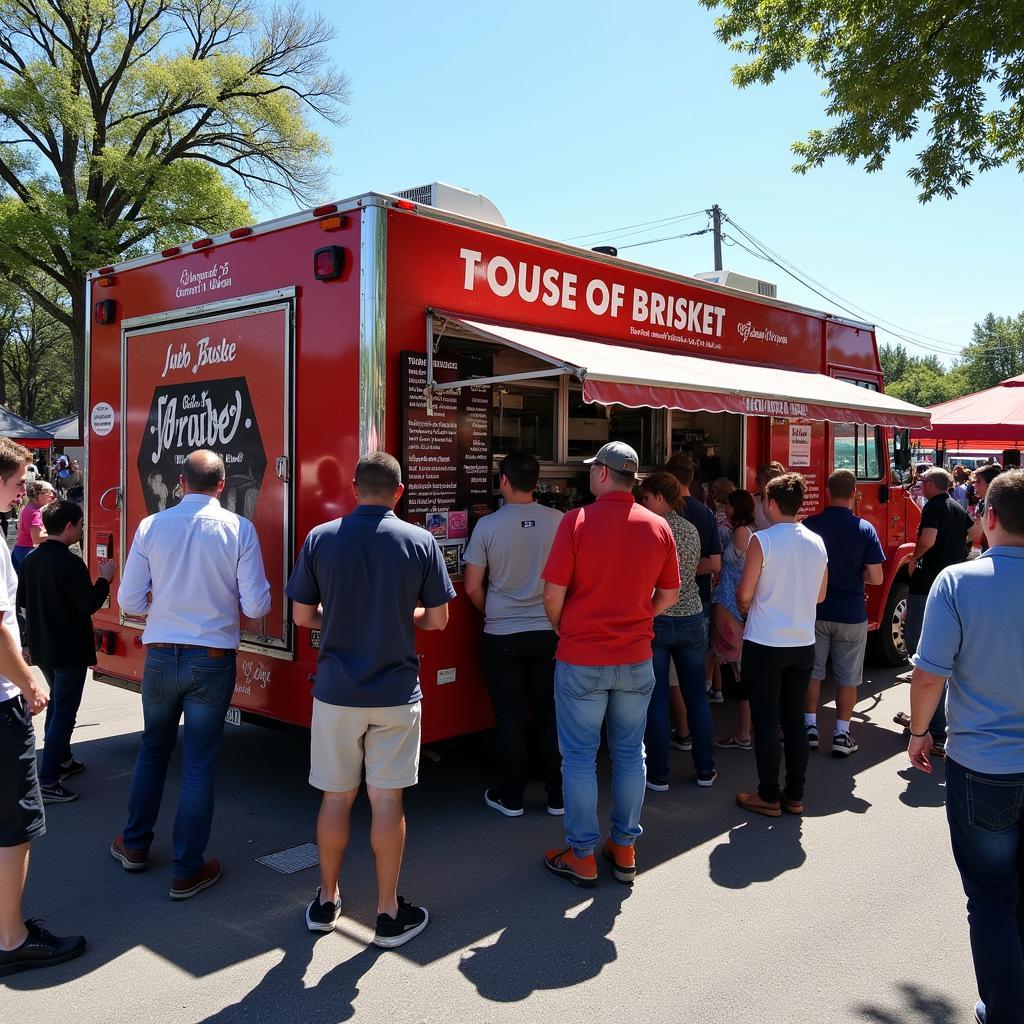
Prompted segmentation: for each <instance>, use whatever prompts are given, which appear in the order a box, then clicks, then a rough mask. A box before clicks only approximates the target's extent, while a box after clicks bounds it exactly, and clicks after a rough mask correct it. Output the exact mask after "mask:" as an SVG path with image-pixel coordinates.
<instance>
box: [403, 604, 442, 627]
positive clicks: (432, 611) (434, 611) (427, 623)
mask: <svg viewBox="0 0 1024 1024" xmlns="http://www.w3.org/2000/svg"><path fill="white" fill-rule="evenodd" d="M412 623H413V625H414V626H415V627H416V628H417V629H426V630H433V629H438V630H440V629H444V628H445V626H447V625H448V605H447V604H439V605H435V606H434V607H433V608H417V609H416V610H415V611H414V612H413V613H412Z"/></svg>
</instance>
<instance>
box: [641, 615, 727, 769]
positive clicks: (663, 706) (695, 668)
mask: <svg viewBox="0 0 1024 1024" xmlns="http://www.w3.org/2000/svg"><path fill="white" fill-rule="evenodd" d="M707 629H708V627H707V620H706V619H705V618H704V613H703V612H698V613H697V614H696V615H688V616H677V615H659V616H657V617H656V618H655V620H654V640H653V641H652V642H651V658H652V660H653V662H654V693H653V694H652V695H651V705H650V707H649V708H648V710H647V730H646V732H645V733H644V746H645V747H646V749H647V777H648V778H649V779H650V780H651V782H655V783H659V784H663V783H666V782H668V746H669V733H670V730H671V726H670V723H669V713H668V689H669V683H668V673H669V662H670V661H674V662H675V666H676V675H677V676H678V677H679V691H680V693H681V694H682V697H683V703H684V704H685V705H686V717H687V719H688V720H689V723H690V735H691V736H692V737H693V765H694V767H695V768H696V769H697V771H698V772H710V771H713V770H714V767H715V741H714V722H713V721H712V718H711V708H710V707H708V696H707V691H706V690H705V686H704V655H705V654H706V653H707V649H708V632H707Z"/></svg>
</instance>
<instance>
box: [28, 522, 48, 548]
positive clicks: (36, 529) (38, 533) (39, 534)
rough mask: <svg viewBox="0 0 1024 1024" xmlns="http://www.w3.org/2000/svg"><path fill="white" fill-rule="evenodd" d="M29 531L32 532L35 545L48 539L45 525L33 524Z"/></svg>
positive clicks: (37, 545)
mask: <svg viewBox="0 0 1024 1024" xmlns="http://www.w3.org/2000/svg"><path fill="white" fill-rule="evenodd" d="M29 532H30V533H31V534H32V545H33V547H39V545H40V544H42V543H43V541H44V540H46V527H44V526H31V527H29Z"/></svg>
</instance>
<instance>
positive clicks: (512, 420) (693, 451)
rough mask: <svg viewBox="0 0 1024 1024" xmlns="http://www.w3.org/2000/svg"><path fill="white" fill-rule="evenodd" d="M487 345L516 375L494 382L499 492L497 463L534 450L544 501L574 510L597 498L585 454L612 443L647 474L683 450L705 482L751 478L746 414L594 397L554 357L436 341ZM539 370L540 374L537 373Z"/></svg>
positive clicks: (440, 355)
mask: <svg viewBox="0 0 1024 1024" xmlns="http://www.w3.org/2000/svg"><path fill="white" fill-rule="evenodd" d="M467 351H469V352H474V353H479V352H481V351H486V352H487V353H488V355H489V357H490V368H491V373H492V374H493V375H494V376H495V377H504V378H508V377H511V376H516V377H518V376H519V375H526V376H525V377H522V378H520V379H516V380H504V381H502V382H500V383H496V384H494V385H493V386H492V390H491V406H492V409H491V412H492V439H491V440H492V456H493V463H494V466H493V468H494V472H495V477H494V493H495V496H497V468H498V465H499V463H500V461H501V458H502V457H503V456H504V455H506V454H507V453H508V452H510V451H514V450H519V451H526V452H529V453H530V454H532V455H534V456H536V458H537V459H538V461H539V462H540V464H541V478H540V484H539V487H538V500H539V501H541V502H542V503H544V504H548V505H551V506H553V507H556V508H559V509H562V510H563V511H564V510H567V509H570V508H573V507H575V506H577V505H581V504H584V503H586V502H587V501H589V500H590V497H591V495H590V493H589V491H588V489H587V481H588V474H587V470H586V467H585V466H584V464H583V460H584V459H586V458H589V457H590V456H592V455H594V453H595V452H596V451H597V450H598V449H599V448H600V447H601V446H602V445H603V444H606V443H607V442H609V441H624V442H626V443H627V444H629V445H630V446H631V447H632V448H634V449H635V450H636V452H637V454H638V455H639V457H640V473H641V475H643V474H645V473H651V472H654V471H655V470H657V469H660V468H661V467H662V466H664V464H665V461H666V459H667V458H668V457H669V456H670V455H672V454H674V453H676V452H686V453H688V454H690V455H692V456H693V458H694V461H695V462H696V464H697V479H698V481H700V482H701V483H703V484H707V483H709V482H710V481H712V480H714V479H716V478H718V477H721V476H726V477H728V478H729V479H731V480H732V481H733V482H734V483H736V484H738V485H740V486H742V485H743V481H744V467H743V463H744V453H743V451H744V450H743V441H744V437H743V419H744V418H743V417H742V416H739V415H736V414H733V413H712V412H683V411H681V410H678V409H664V408H657V409H656V408H651V407H647V406H644V407H641V408H630V407H628V406H624V405H603V404H600V403H597V402H587V401H586V400H585V398H584V395H583V386H582V384H581V383H580V381H579V380H577V379H576V378H574V377H572V376H570V375H568V374H561V375H559V376H555V377H552V376H542V374H544V373H545V372H548V373H550V369H551V367H550V363H545V362H544V361H542V360H540V359H538V358H536V357H535V356H533V355H531V354H529V353H526V352H520V351H518V350H516V349H513V348H510V347H508V346H504V345H490V344H488V343H487V342H485V341H481V340H478V339H470V338H467V337H462V336H459V335H458V334H449V333H446V334H445V335H444V336H442V337H440V338H439V339H436V341H435V353H434V354H435V357H436V358H437V359H438V360H445V359H453V358H457V357H458V356H459V355H460V354H462V353H464V352H467ZM532 374H537V376H531V375H532Z"/></svg>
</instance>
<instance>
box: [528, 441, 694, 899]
mask: <svg viewBox="0 0 1024 1024" xmlns="http://www.w3.org/2000/svg"><path fill="white" fill-rule="evenodd" d="M586 461H587V462H588V463H589V464H590V490H591V491H592V492H593V494H594V496H595V497H596V498H597V501H595V502H594V503H593V504H592V505H587V506H586V507H584V508H578V509H575V510H574V511H572V512H569V513H568V514H567V515H566V516H565V517H564V518H563V519H562V522H561V524H560V525H559V527H558V532H557V533H556V534H555V540H554V543H553V544H552V547H551V553H550V555H549V556H548V561H547V565H545V567H544V572H543V573H542V574H541V575H542V576H543V578H544V581H545V585H544V610H545V611H546V612H547V615H548V618H549V619H550V620H551V624H552V626H554V628H555V631H556V632H557V633H558V635H559V641H558V652H557V655H556V660H555V711H556V717H557V721H558V741H559V746H560V747H561V749H562V781H563V789H564V796H565V838H566V844H567V845H566V846H564V847H559V848H556V849H553V850H549V851H548V852H547V854H546V855H545V857H544V863H545V864H546V865H547V866H548V868H549V869H550V870H551V871H553V872H554V873H555V874H556V875H561V876H562V877H563V878H568V879H569V880H570V881H571V882H574V883H575V884H576V885H583V886H587V887H590V886H594V885H596V884H597V861H596V860H595V858H594V850H595V848H596V847H597V844H598V842H599V841H600V839H601V834H600V824H599V822H598V819H597V770H596V758H597V750H598V747H599V746H600V744H601V725H602V724H603V722H604V721H605V719H606V718H607V722H608V746H609V748H610V750H611V756H612V814H611V836H610V838H609V839H608V841H607V842H606V843H605V845H604V850H603V853H604V856H605V857H606V858H607V859H608V860H610V861H611V862H612V865H613V868H614V872H615V877H616V878H617V879H618V880H619V881H620V882H632V881H633V879H634V878H635V877H636V860H635V858H634V855H633V844H634V843H635V842H636V839H637V836H639V835H640V833H641V828H640V808H641V807H642V806H643V802H644V789H645V783H646V771H645V766H644V728H645V725H646V721H647V705H648V704H649V703H650V700H651V692H652V690H653V689H654V671H653V669H652V667H651V639H652V638H653V636H654V628H653V625H652V623H653V620H654V616H655V615H658V614H660V613H661V612H663V611H664V610H665V609H666V608H669V607H671V606H672V605H673V604H674V603H675V602H676V601H677V600H678V598H679V562H678V560H677V558H676V545H675V541H674V540H673V538H672V531H671V530H670V529H669V527H668V524H667V523H666V521H665V520H664V519H663V518H662V517H661V516H658V515H655V514H654V513H653V512H648V511H647V509H645V508H644V507H643V506H642V505H638V504H637V503H636V502H635V501H634V500H633V493H632V489H633V484H634V483H635V481H636V470H637V467H638V465H639V460H638V459H637V454H636V452H635V451H633V449H632V448H630V446H629V445H628V444H623V443H622V442H620V441H612V442H611V443H609V444H606V445H605V446H604V447H603V448H602V449H601V450H600V451H599V452H598V453H597V455H596V456H595V457H594V458H592V459H587V460H586Z"/></svg>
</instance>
